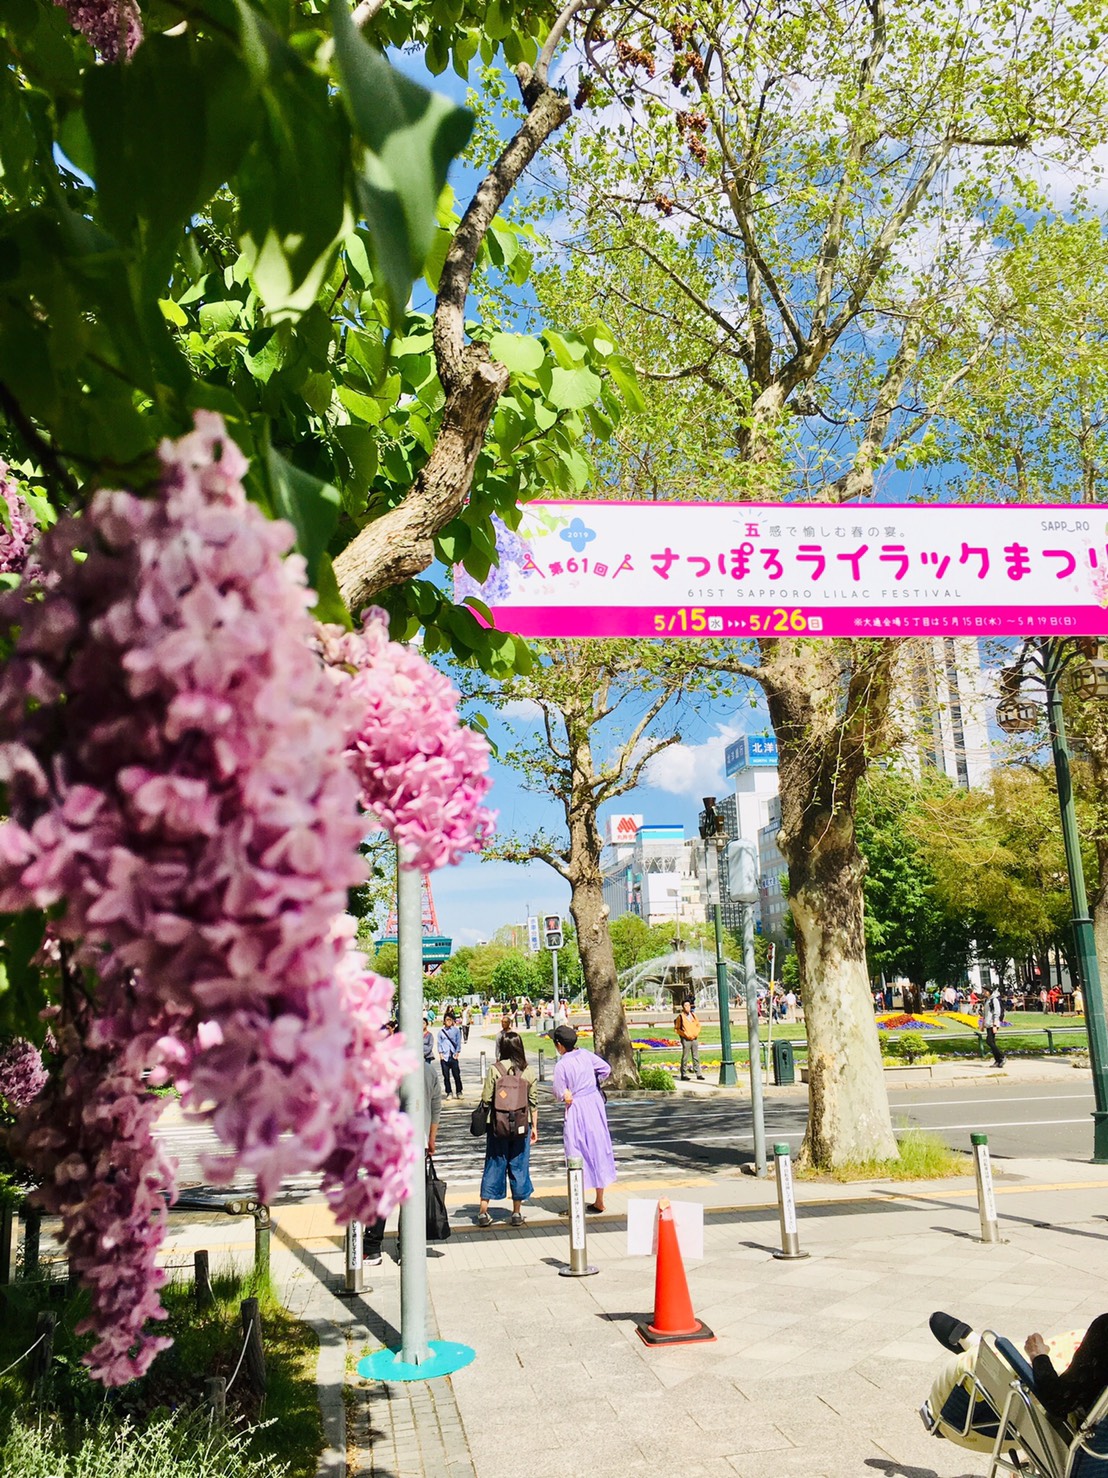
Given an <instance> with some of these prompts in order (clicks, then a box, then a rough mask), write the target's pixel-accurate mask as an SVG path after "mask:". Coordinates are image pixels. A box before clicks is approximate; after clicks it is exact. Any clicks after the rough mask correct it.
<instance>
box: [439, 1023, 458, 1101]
mask: <svg viewBox="0 0 1108 1478" xmlns="http://www.w3.org/2000/svg"><path fill="white" fill-rule="evenodd" d="M461 1050H462V1029H461V1027H460V1026H457V1025H456V1024H455V1021H454V1013H453V1011H449V1010H448V1011H447V1012H446V1014H445V1016H444V1017H443V1018H442V1026H441V1027H440V1028H439V1057H440V1058H441V1059H442V1086H443V1091H444V1092H445V1094H446V1096H447V1098H449V1097H450V1085H451V1082H453V1084H454V1086H455V1090H456V1096H457V1097H458V1098H461V1096H462V1069H461V1065H460V1063H459V1062H458V1058H459V1055H460V1054H461Z"/></svg>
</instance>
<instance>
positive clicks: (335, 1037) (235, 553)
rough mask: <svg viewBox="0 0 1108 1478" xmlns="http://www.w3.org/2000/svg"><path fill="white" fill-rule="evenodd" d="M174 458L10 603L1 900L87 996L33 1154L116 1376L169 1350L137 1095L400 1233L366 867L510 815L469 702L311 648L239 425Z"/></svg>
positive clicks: (366, 638) (409, 1150)
mask: <svg viewBox="0 0 1108 1478" xmlns="http://www.w3.org/2000/svg"><path fill="white" fill-rule="evenodd" d="M160 451H161V459H162V468H163V473H162V481H161V487H160V490H159V495H158V496H156V497H152V498H149V499H139V498H137V497H134V496H133V495H132V494H130V493H127V492H101V493H98V494H97V495H96V497H95V498H94V499H93V501H92V503H91V505H90V507H89V509H88V511H87V513H86V514H85V515H84V516H82V517H80V518H76V517H74V518H66V519H63V520H61V521H60V522H59V523H58V524H57V525H56V526H55V527H54V528H52V529H51V530H49V531H48V532H47V533H46V534H44V535H43V536H42V538H41V540H40V542H39V544H38V546H37V548H36V556H35V570H34V574H33V575H32V574H31V572H29V571H25V572H24V575H23V580H22V583H21V585H20V587H19V588H18V589H17V590H15V591H12V592H9V593H8V594H7V595H4V596H0V633H2V634H4V635H6V637H7V638H8V640H9V643H10V645H11V655H10V656H9V658H8V659H7V661H6V662H5V664H4V666H3V668H2V669H0V782H2V783H3V784H4V785H5V787H6V790H7V794H8V798H9V808H10V819H9V820H8V821H6V822H4V823H0V910H2V911H7V912H18V911H21V910H24V909H28V908H50V909H52V910H54V911H55V916H54V917H53V918H52V920H51V930H52V935H53V939H52V949H53V950H55V951H56V952H57V954H58V959H59V966H60V968H61V970H62V975H63V980H66V981H68V989H67V992H66V1006H65V1009H64V1010H63V1011H62V1013H61V1014H60V1015H59V1016H58V1017H57V1020H56V1023H55V1025H56V1029H57V1034H58V1040H59V1043H60V1044H61V1049H60V1050H61V1052H62V1057H63V1068H62V1071H61V1074H60V1076H58V1077H57V1078H56V1079H53V1080H51V1082H50V1083H49V1084H48V1086H47V1088H46V1090H45V1091H44V1092H43V1094H42V1095H41V1096H40V1097H39V1098H38V1099H36V1100H34V1101H33V1102H32V1103H31V1104H30V1105H29V1106H28V1107H26V1108H25V1109H24V1110H23V1111H22V1114H21V1117H20V1120H19V1122H18V1124H17V1126H16V1131H15V1138H16V1143H17V1146H18V1148H19V1151H20V1153H21V1154H22V1156H23V1158H24V1159H25V1160H26V1162H27V1164H28V1166H29V1167H30V1168H31V1169H32V1170H33V1171H34V1173H35V1174H36V1175H37V1176H38V1177H39V1178H40V1180H41V1181H42V1182H43V1184H42V1187H41V1190H40V1191H39V1192H38V1193H37V1194H38V1196H39V1199H40V1200H41V1201H42V1204H43V1205H44V1206H46V1207H47V1209H49V1210H50V1211H52V1212H54V1213H56V1214H57V1215H59V1216H61V1217H62V1220H63V1224H64V1231H65V1237H66V1241H67V1243H68V1247H69V1251H70V1255H71V1257H72V1259H73V1264H74V1267H75V1270H76V1271H77V1272H78V1274H79V1276H80V1277H81V1279H82V1281H83V1282H84V1283H85V1285H86V1286H87V1287H88V1288H89V1290H90V1292H91V1295H92V1314H91V1318H90V1321H89V1325H88V1328H89V1329H90V1330H93V1331H94V1332H95V1333H96V1334H97V1336H98V1338H97V1341H96V1343H95V1346H94V1348H93V1350H92V1352H91V1354H90V1355H89V1357H88V1363H89V1364H90V1367H91V1369H92V1371H93V1373H94V1374H95V1375H96V1376H97V1378H98V1379H100V1380H101V1381H103V1382H104V1383H105V1384H109V1385H111V1384H119V1383H122V1382H124V1381H126V1380H129V1379H131V1378H133V1377H134V1376H135V1375H136V1374H139V1373H141V1371H142V1370H144V1369H146V1368H147V1367H148V1365H149V1363H150V1361H151V1360H152V1359H153V1358H154V1356H155V1354H156V1353H157V1351H158V1349H160V1348H161V1347H162V1346H163V1345H164V1343H165V1341H164V1340H161V1339H159V1338H157V1337H155V1336H154V1335H153V1334H152V1333H150V1332H149V1330H148V1328H147V1326H148V1324H149V1321H150V1320H151V1319H157V1318H159V1317H160V1305H159V1300H158V1288H159V1286H160V1283H161V1281H162V1280H161V1275H160V1274H159V1273H158V1271H157V1268H156V1262H155V1258H156V1254H157V1249H158V1246H159V1245H160V1242H161V1240H162V1236H163V1233H164V1224H165V1216H164V1202H165V1200H166V1199H171V1198H172V1196H173V1194H174V1184H173V1172H172V1168H171V1167H170V1165H169V1164H168V1163H167V1162H166V1160H165V1159H164V1157H163V1156H162V1154H161V1152H160V1150H159V1149H158V1146H157V1144H156V1142H155V1140H154V1138H153V1133H152V1126H153V1122H154V1119H155V1117H156V1114H157V1110H158V1103H157V1100H155V1099H153V1098H152V1097H151V1095H150V1094H149V1092H148V1091H147V1088H146V1087H145V1085H144V1078H143V1075H144V1074H147V1075H148V1079H149V1081H150V1082H152V1083H158V1082H165V1081H167V1080H169V1079H172V1080H173V1081H174V1082H175V1083H176V1085H177V1087H178V1089H179V1090H180V1092H181V1095H182V1101H183V1105H184V1107H185V1109H186V1110H188V1111H191V1113H192V1114H193V1116H194V1117H195V1118H197V1119H204V1120H207V1121H209V1122H210V1123H211V1124H212V1125H213V1127H214V1129H215V1131H216V1133H217V1135H218V1137H219V1139H220V1140H221V1141H222V1144H223V1146H224V1147H225V1149H226V1154H224V1155H223V1156H221V1157H219V1158H217V1159H214V1160H212V1161H209V1162H208V1163H207V1164H206V1165H205V1170H206V1173H207V1174H208V1176H209V1178H210V1179H212V1180H213V1181H215V1182H217V1183H230V1182H231V1181H232V1180H234V1179H237V1178H238V1177H239V1176H241V1175H242V1174H243V1173H251V1174H253V1175H254V1176H255V1178H256V1181H257V1187H258V1193H259V1195H260V1197H261V1198H262V1199H263V1200H269V1199H271V1198H272V1196H273V1194H274V1192H275V1191H276V1189H277V1187H278V1185H279V1184H280V1182H281V1180H282V1178H283V1177H284V1176H286V1175H289V1174H292V1173H294V1172H298V1171H303V1170H309V1169H314V1168H318V1169H320V1170H321V1171H322V1174H323V1180H324V1190H325V1194H326V1195H327V1198H328V1200H329V1202H330V1204H331V1205H332V1207H333V1208H334V1209H335V1211H336V1213H337V1214H339V1215H340V1216H342V1217H344V1218H347V1217H357V1218H358V1219H360V1220H365V1221H368V1220H370V1219H372V1218H373V1217H375V1216H377V1215H384V1214H387V1213H388V1211H389V1210H391V1209H392V1207H393V1206H395V1205H396V1204H397V1202H398V1201H399V1199H401V1197H402V1196H403V1194H404V1190H405V1187H406V1185H407V1184H408V1182H409V1177H410V1172H411V1166H412V1162H413V1153H414V1151H413V1145H412V1140H411V1129H410V1125H409V1123H408V1121H407V1120H406V1119H405V1118H404V1117H403V1116H402V1115H401V1114H400V1113H399V1111H398V1108H397V1102H396V1089H397V1085H398V1083H399V1080H400V1077H401V1075H402V1073H403V1072H404V1071H405V1068H406V1065H407V1057H406V1054H405V1051H404V1047H403V1043H402V1042H400V1041H399V1040H398V1039H388V1038H385V1037H384V1036H383V1034H382V1030H381V1028H382V1026H383V1023H384V1020H385V1018H386V1016H387V1014H388V1010H389V1005H390V1001H391V992H392V988H391V985H390V983H389V982H387V981H383V980H381V979H380V978H379V977H377V976H374V975H373V974H372V973H370V972H369V971H368V969H367V967H366V964H365V961H364V959H363V958H362V957H361V956H360V955H358V954H357V953H356V952H355V951H352V950H351V949H350V948H349V945H350V938H351V929H352V925H351V924H350V922H349V921H346V922H345V923H343V922H342V921H341V918H342V915H343V911H344V908H345V904H346V898H347V892H348V890H349V889H350V888H351V887H354V886H356V885H357V884H358V883H360V882H361V881H363V879H364V876H365V866H364V863H363V862H362V860H361V858H360V856H359V854H358V843H359V841H360V840H361V837H362V835H363V834H364V832H365V829H366V828H365V817H364V814H363V811H362V810H361V809H360V806H361V807H364V808H365V809H368V810H370V811H372V812H373V813H374V815H375V816H377V817H379V818H380V820H381V821H382V823H383V824H384V825H386V826H387V827H388V828H389V830H390V831H391V833H392V835H393V836H394V838H395V840H396V841H397V842H398V843H400V844H401V845H402V846H404V847H406V848H409V849H410V850H411V852H412V854H413V865H417V866H421V867H432V866H437V865H440V864H441V863H442V862H445V861H455V860H457V859H458V858H459V857H460V856H461V855H462V854H463V853H464V852H466V851H468V850H471V849H473V848H476V847H479V846H480V845H481V844H482V842H483V840H484V838H485V836H486V835H487V834H488V831H489V829H490V828H491V825H492V821H493V817H492V814H491V813H490V812H489V811H488V810H487V809H486V808H485V807H484V806H483V805H482V804H481V801H482V799H483V797H484V795H485V793H486V792H487V790H488V786H489V781H488V779H487V777H486V775H485V773H484V772H485V770H486V768H487V763H488V746H487V744H486V743H485V741H484V740H483V739H482V738H480V737H479V736H478V735H476V734H474V733H472V732H471V731H469V730H468V729H465V728H464V727H462V726H461V724H460V723H459V721H458V716H457V694H456V693H455V692H454V690H453V689H452V688H451V686H450V684H449V683H448V682H447V681H446V679H445V678H444V677H442V676H441V675H440V674H438V673H437V672H435V670H434V669H433V668H432V667H431V666H430V665H429V664H428V663H427V662H426V661H425V660H424V659H423V658H422V657H420V656H419V655H418V654H417V653H415V652H413V651H411V650H410V649H408V648H405V647H402V646H400V645H398V644H396V643H392V642H390V641H389V640H388V637H387V634H386V629H385V625H384V622H383V618H382V617H381V616H380V615H379V613H371V614H370V616H369V617H368V618H367V620H366V622H365V627H364V630H363V631H362V632H359V633H356V634H355V633H345V632H342V631H340V630H339V629H337V628H325V629H323V631H322V634H320V629H319V628H317V627H316V626H315V624H314V623H313V622H312V620H311V617H310V615H309V610H310V607H311V605H312V603H313V601H314V596H313V593H312V592H311V591H310V590H309V589H308V587H307V585H306V581H305V575H304V562H303V560H302V559H301V558H300V557H299V556H297V555H293V554H290V553H289V551H290V549H291V546H292V542H293V532H292V530H291V529H290V528H289V526H288V525H287V524H284V523H273V522H269V521H267V520H266V519H265V518H264V517H263V516H262V514H261V513H260V512H259V510H257V509H256V508H254V507H252V506H251V505H249V504H248V503H247V501H246V498H245V494H244V492H243V488H242V474H243V472H244V471H245V465H246V464H245V462H244V460H243V458H242V456H241V454H240V453H239V451H238V449H237V447H236V446H235V444H234V442H233V441H232V440H231V439H230V438H229V437H228V435H227V432H226V430H225V428H224V426H223V423H222V421H221V420H220V419H219V417H218V416H215V415H213V414H210V413H205V412H201V413H199V414H198V415H197V418H196V429H195V430H194V431H193V432H192V433H191V434H190V435H188V436H185V437H183V438H182V439H181V440H180V441H179V442H176V443H168V442H167V443H164V444H163V446H162V447H161V449H160ZM78 553H79V554H80V555H81V556H82V557H81V558H80V559H77V558H75V557H74V556H75V554H78ZM321 651H322V655H323V657H324V658H325V660H324V661H321V660H320V655H321ZM59 905H60V907H59ZM336 920H339V921H340V922H338V923H336ZM81 976H83V982H84V983H83V984H82V980H81V979H80V978H79V977H81ZM93 979H95V981H96V986H95V991H94V993H93V994H92V996H91V997H90V998H88V999H87V1000H86V999H85V995H84V989H85V987H87V985H88V982H89V981H90V980H93ZM78 1003H79V1004H78Z"/></svg>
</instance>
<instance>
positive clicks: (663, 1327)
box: [636, 1198, 715, 1345]
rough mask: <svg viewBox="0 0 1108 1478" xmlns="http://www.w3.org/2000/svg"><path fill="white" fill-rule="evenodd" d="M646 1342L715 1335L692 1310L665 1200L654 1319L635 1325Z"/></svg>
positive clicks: (660, 1208)
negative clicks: (647, 1322)
mask: <svg viewBox="0 0 1108 1478" xmlns="http://www.w3.org/2000/svg"><path fill="white" fill-rule="evenodd" d="M636 1327H637V1328H638V1331H639V1336H640V1338H642V1339H643V1340H645V1342H646V1343H647V1344H648V1345H681V1344H688V1343H690V1342H691V1341H693V1340H714V1339H715V1335H714V1334H713V1333H712V1331H711V1330H710V1329H709V1328H708V1326H707V1324H704V1323H702V1322H701V1321H700V1320H699V1319H698V1318H697V1317H696V1315H695V1314H694V1313H693V1307H692V1299H691V1298H690V1297H689V1285H688V1281H687V1280H686V1278H685V1264H684V1263H683V1262H682V1261H681V1248H680V1247H679V1246H678V1244H677V1226H676V1224H675V1223H674V1220H673V1212H672V1211H671V1210H670V1204H669V1202H668V1201H667V1200H666V1199H664V1198H663V1199H662V1200H661V1201H659V1202H658V1263H657V1267H656V1270H655V1274H654V1319H653V1322H652V1323H650V1324H639V1325H637V1326H636Z"/></svg>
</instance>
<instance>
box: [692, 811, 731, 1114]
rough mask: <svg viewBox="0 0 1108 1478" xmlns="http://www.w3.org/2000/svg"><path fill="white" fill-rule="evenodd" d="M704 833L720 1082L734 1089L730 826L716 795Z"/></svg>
mask: <svg viewBox="0 0 1108 1478" xmlns="http://www.w3.org/2000/svg"><path fill="white" fill-rule="evenodd" d="M700 835H701V837H702V838H703V839H704V886H705V889H706V890H707V889H709V887H710V884H711V873H710V871H709V864H708V853H709V851H710V850H714V851H715V854H716V904H715V925H716V996H717V998H718V1000H719V1084H720V1087H721V1088H734V1087H735V1085H736V1084H737V1083H738V1081H739V1077H738V1073H737V1072H736V1071H735V1059H734V1057H733V1055H732V1050H731V1007H730V1002H729V1001H728V992H727V962H726V960H725V959H724V957H723V877H722V871H721V868H720V857H721V855H722V853H723V849H724V847H726V846H727V829H726V823H725V822H724V819H723V817H722V816H721V815H720V813H719V812H718V811H717V810H716V798H715V796H714V795H706V796H705V797H704V816H703V819H702V820H701V823H700Z"/></svg>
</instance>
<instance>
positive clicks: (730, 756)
mask: <svg viewBox="0 0 1108 1478" xmlns="http://www.w3.org/2000/svg"><path fill="white" fill-rule="evenodd" d="M723 763H724V774H725V775H727V777H728V778H730V777H731V776H732V775H737V774H738V773H739V771H740V770H776V768H777V740H776V739H773V738H766V737H765V736H764V735H760V734H744V735H743V737H742V738H741V739H736V740H735V741H734V743H732V744H729V745H728V746H727V748H726V749H725V750H724V752H723Z"/></svg>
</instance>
